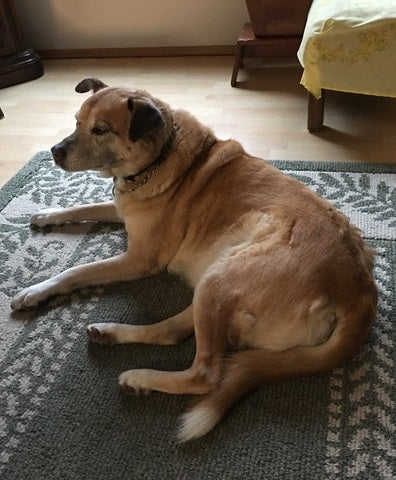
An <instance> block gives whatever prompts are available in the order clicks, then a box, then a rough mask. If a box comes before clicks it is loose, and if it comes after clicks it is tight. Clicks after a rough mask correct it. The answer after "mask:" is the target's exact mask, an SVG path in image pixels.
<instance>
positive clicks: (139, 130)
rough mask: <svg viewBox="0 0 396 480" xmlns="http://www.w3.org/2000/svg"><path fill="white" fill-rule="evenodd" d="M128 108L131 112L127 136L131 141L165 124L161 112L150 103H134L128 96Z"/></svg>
mask: <svg viewBox="0 0 396 480" xmlns="http://www.w3.org/2000/svg"><path fill="white" fill-rule="evenodd" d="M128 109H129V111H130V112H131V113H132V119H131V123H130V125H129V138H130V140H132V142H137V141H138V140H140V139H141V138H144V137H146V136H147V135H150V134H151V133H154V132H156V131H157V130H160V129H161V128H162V127H163V126H164V124H165V121H164V117H163V116H162V113H161V112H160V111H159V110H158V108H157V107H155V106H154V105H152V104H150V103H140V102H139V103H134V102H133V100H132V99H131V98H129V99H128Z"/></svg>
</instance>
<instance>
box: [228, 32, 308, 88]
mask: <svg viewBox="0 0 396 480" xmlns="http://www.w3.org/2000/svg"><path fill="white" fill-rule="evenodd" d="M300 42H301V36H300V35H277V36H265V37H256V35H255V34H254V32H253V28H252V24H251V23H245V25H244V26H243V28H242V30H241V33H240V34H239V37H238V40H237V44H236V46H237V48H236V53H235V61H234V68H233V70H232V76H231V86H232V87H235V86H236V84H237V76H238V70H239V69H240V68H242V66H243V60H244V58H245V54H246V48H247V47H255V48H256V50H259V51H260V55H258V56H260V57H274V56H279V57H284V56H295V55H296V53H297V50H298V47H299V45H300ZM255 56H257V55H255Z"/></svg>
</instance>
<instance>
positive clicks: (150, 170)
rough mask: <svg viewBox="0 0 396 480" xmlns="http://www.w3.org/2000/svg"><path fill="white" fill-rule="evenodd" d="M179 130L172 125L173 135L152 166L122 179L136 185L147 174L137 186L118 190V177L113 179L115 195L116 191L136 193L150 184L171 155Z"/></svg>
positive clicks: (171, 134)
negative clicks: (149, 181) (155, 173)
mask: <svg viewBox="0 0 396 480" xmlns="http://www.w3.org/2000/svg"><path fill="white" fill-rule="evenodd" d="M177 129H178V127H177V125H176V124H175V123H174V124H173V125H172V130H171V133H170V135H169V137H168V140H167V141H166V142H165V143H164V145H163V147H162V148H161V151H160V153H159V155H158V157H157V158H156V159H155V160H154V161H153V162H151V163H150V165H147V166H146V167H144V168H142V170H139V171H138V172H137V173H133V174H132V175H127V176H125V177H121V178H122V179H123V180H124V181H126V182H132V183H135V182H136V178H137V177H139V176H140V175H142V174H143V173H146V172H147V174H146V176H145V177H143V179H142V180H141V181H140V182H139V183H137V184H136V185H133V186H132V187H131V188H128V189H126V190H121V189H119V188H117V186H116V182H117V177H113V183H114V185H113V195H114V194H115V191H116V190H118V191H119V192H120V193H131V192H134V191H136V190H138V189H139V188H140V187H142V186H143V185H145V184H146V183H147V182H148V180H149V179H150V178H151V177H152V175H153V174H154V172H155V170H156V169H157V167H158V166H159V165H161V163H162V162H163V161H164V160H165V159H166V157H167V156H168V154H169V152H170V150H171V148H172V144H173V140H174V139H175V135H176V131H177Z"/></svg>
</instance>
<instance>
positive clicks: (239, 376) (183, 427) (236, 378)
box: [178, 287, 376, 442]
mask: <svg viewBox="0 0 396 480" xmlns="http://www.w3.org/2000/svg"><path fill="white" fill-rule="evenodd" d="M375 311H376V291H375V287H374V289H373V290H372V291H371V292H370V293H367V294H366V295H365V298H363V299H362V300H361V301H360V303H358V304H357V305H355V307H354V309H353V311H351V312H346V313H345V314H344V315H343V316H342V317H340V318H339V319H338V322H337V325H336V327H335V329H334V331H333V333H332V335H331V336H330V338H329V339H328V340H327V341H326V342H325V343H322V344H320V345H316V346H302V347H294V348H291V349H289V350H286V351H283V352H277V351H268V350H259V349H253V350H244V351H240V352H237V353H235V354H232V355H231V356H230V357H229V358H227V359H226V360H225V365H224V376H223V379H222V381H221V382H220V385H219V386H217V387H216V388H215V389H214V390H213V392H212V393H209V394H208V395H206V396H205V397H204V398H203V400H201V401H200V402H198V403H197V404H196V405H195V406H194V407H193V408H192V409H191V410H189V411H187V412H186V413H184V414H183V415H182V417H181V424H180V428H179V430H178V440H179V441H180V442H185V441H187V440H192V439H194V438H199V437H201V436H203V435H205V434H206V433H208V432H209V431H210V430H212V428H213V427H214V426H215V425H216V424H217V423H218V422H219V421H220V420H221V418H222V417H223V415H224V414H225V413H226V411H227V410H228V409H229V408H230V407H231V406H232V405H233V404H234V403H235V402H236V401H237V400H239V399H240V398H241V397H243V396H244V395H246V394H247V393H248V392H250V391H251V390H253V389H254V388H256V387H258V386H259V385H261V384H265V383H275V382H279V381H283V380H286V379H289V378H293V377H298V376H304V375H312V374H316V373H320V372H324V371H327V370H332V369H333V368H337V367H339V366H340V365H341V364H343V363H344V362H345V361H346V360H347V359H348V358H350V357H351V356H352V355H353V354H354V353H355V352H356V351H357V350H358V348H359V347H360V346H361V344H362V343H363V341H364V339H365V338H366V336H367V334H368V332H369V329H370V326H371V323H372V321H373V319H374V317H375Z"/></svg>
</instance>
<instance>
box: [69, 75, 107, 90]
mask: <svg viewBox="0 0 396 480" xmlns="http://www.w3.org/2000/svg"><path fill="white" fill-rule="evenodd" d="M105 87H107V85H106V84H105V83H103V82H102V81H101V80H98V79H97V78H84V79H83V80H81V82H80V83H78V84H77V86H76V88H75V91H76V92H77V93H86V92H89V91H90V90H92V91H93V92H94V93H96V92H97V91H98V90H101V89H102V88H105Z"/></svg>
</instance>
